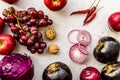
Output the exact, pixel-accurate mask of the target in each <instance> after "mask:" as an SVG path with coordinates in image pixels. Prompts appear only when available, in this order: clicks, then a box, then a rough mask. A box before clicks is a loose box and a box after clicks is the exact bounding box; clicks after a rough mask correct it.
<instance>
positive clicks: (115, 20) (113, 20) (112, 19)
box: [108, 12, 120, 32]
mask: <svg viewBox="0 0 120 80" xmlns="http://www.w3.org/2000/svg"><path fill="white" fill-rule="evenodd" d="M108 25H109V28H110V29H111V30H113V31H117V32H118V31H120V12H115V13H112V14H111V15H110V16H109V18H108Z"/></svg>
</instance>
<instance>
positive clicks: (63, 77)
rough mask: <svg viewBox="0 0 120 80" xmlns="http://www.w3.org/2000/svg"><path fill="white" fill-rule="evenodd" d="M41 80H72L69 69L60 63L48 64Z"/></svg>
mask: <svg viewBox="0 0 120 80" xmlns="http://www.w3.org/2000/svg"><path fill="white" fill-rule="evenodd" d="M42 78H43V80H72V73H71V71H70V69H69V67H68V66H67V65H66V64H65V63H62V62H54V63H51V64H49V65H48V66H47V67H46V68H45V70H44V72H43V77H42Z"/></svg>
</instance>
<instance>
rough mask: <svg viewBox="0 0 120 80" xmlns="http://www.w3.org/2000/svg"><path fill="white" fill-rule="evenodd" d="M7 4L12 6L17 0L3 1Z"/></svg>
mask: <svg viewBox="0 0 120 80" xmlns="http://www.w3.org/2000/svg"><path fill="white" fill-rule="evenodd" d="M3 1H5V2H7V3H9V4H13V3H16V2H17V1H18V0H3Z"/></svg>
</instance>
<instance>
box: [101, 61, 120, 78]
mask: <svg viewBox="0 0 120 80" xmlns="http://www.w3.org/2000/svg"><path fill="white" fill-rule="evenodd" d="M101 78H102V80H120V62H119V61H117V62H112V63H109V64H107V65H106V66H105V67H103V69H102V70H101Z"/></svg>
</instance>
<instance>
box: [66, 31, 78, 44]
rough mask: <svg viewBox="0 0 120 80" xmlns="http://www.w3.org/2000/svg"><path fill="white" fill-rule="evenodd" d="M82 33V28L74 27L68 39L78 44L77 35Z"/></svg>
mask: <svg viewBox="0 0 120 80" xmlns="http://www.w3.org/2000/svg"><path fill="white" fill-rule="evenodd" d="M79 33H80V30H78V29H73V30H71V31H70V32H69V33H68V41H69V42H70V43H72V44H77V43H78V40H77V36H78V34H79Z"/></svg>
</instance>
